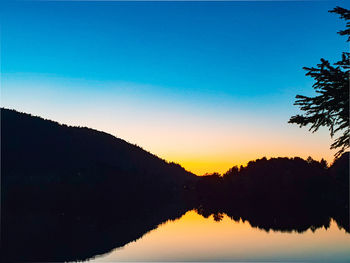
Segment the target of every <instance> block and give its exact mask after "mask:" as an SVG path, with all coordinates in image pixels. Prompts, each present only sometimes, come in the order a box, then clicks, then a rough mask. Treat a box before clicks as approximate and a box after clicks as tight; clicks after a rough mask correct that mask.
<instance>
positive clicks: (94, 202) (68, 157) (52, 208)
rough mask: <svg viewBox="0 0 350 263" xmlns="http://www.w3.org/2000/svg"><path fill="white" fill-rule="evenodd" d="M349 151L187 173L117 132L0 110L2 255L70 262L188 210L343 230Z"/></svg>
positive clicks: (288, 227) (271, 225)
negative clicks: (221, 171)
mask: <svg viewBox="0 0 350 263" xmlns="http://www.w3.org/2000/svg"><path fill="white" fill-rule="evenodd" d="M348 197H349V153H344V154H343V155H342V156H341V157H340V158H338V159H337V160H336V161H335V162H334V163H333V165H332V166H331V167H328V166H327V164H326V162H325V161H321V162H318V161H315V160H313V159H312V158H308V159H307V160H304V159H301V158H299V157H295V158H281V157H279V158H271V159H267V158H261V159H257V160H255V161H251V162H249V163H248V164H247V165H246V166H245V167H243V166H241V167H240V168H238V167H232V168H231V169H230V170H229V171H228V172H226V173H225V174H223V175H220V174H217V173H214V174H211V175H207V176H202V177H200V176H195V175H194V174H192V173H190V172H188V171H186V170H185V169H184V168H182V167H181V166H180V165H178V164H175V163H168V162H166V161H164V160H162V159H160V158H158V157H157V156H155V155H153V154H151V153H149V152H147V151H145V150H143V149H142V148H140V147H138V146H136V145H132V144H130V143H128V142H126V141H124V140H122V139H119V138H116V137H114V136H112V135H109V134H107V133H104V132H100V131H96V130H93V129H89V128H81V127H69V126H67V125H63V124H59V123H57V122H54V121H50V120H45V119H42V118H40V117H35V116H32V115H30V114H25V113H19V112H17V111H14V110H9V109H3V108H2V109H1V250H2V252H3V253H1V259H2V262H18V261H20V262H21V261H30V262H37V261H41V262H43V261H44V262H57V261H78V260H87V259H89V258H92V257H95V256H98V255H101V254H104V253H108V252H110V251H111V250H113V249H114V248H117V247H122V246H124V245H125V244H127V243H129V242H131V241H134V240H137V239H138V238H140V237H142V236H143V235H144V234H145V233H147V232H148V231H150V230H152V229H154V228H157V227H158V225H159V224H161V223H163V222H165V221H167V220H174V219H176V218H179V217H181V215H183V214H184V213H185V212H186V211H188V210H192V209H195V210H196V211H197V213H198V214H200V215H202V216H204V217H208V216H210V215H214V219H215V220H216V221H220V220H221V219H222V218H223V214H226V215H228V216H229V217H230V218H232V219H233V220H235V221H240V220H243V221H245V220H247V221H248V222H249V223H250V225H251V226H252V227H256V228H259V229H262V230H265V231H270V230H273V231H281V232H291V231H297V232H304V231H306V230H308V229H311V230H313V231H314V230H315V229H318V228H320V227H325V228H328V227H329V225H330V220H332V219H334V220H335V221H336V222H337V224H338V226H339V227H340V228H343V229H345V231H346V232H348V233H349V232H350V224H349V198H348Z"/></svg>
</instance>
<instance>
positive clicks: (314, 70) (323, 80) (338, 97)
mask: <svg viewBox="0 0 350 263" xmlns="http://www.w3.org/2000/svg"><path fill="white" fill-rule="evenodd" d="M329 12H331V13H336V14H339V15H340V18H341V19H344V20H346V21H347V23H346V28H347V29H346V30H341V31H339V32H338V34H340V35H347V36H348V39H347V41H348V42H349V41H350V22H349V20H350V10H347V9H344V8H341V7H336V8H334V9H333V10H330V11H329ZM349 59H350V53H349V52H343V54H342V60H340V61H338V62H336V63H334V64H333V65H331V63H330V62H329V61H327V60H325V59H323V58H322V59H321V63H320V64H317V66H316V67H311V68H309V67H304V68H303V69H304V70H306V71H307V73H306V76H310V77H312V78H314V79H315V81H316V82H315V84H314V85H313V88H314V89H315V91H316V93H318V94H319V95H317V96H315V97H307V96H303V95H297V96H296V101H295V103H294V105H297V106H299V107H300V109H301V110H302V111H305V113H304V114H303V115H295V116H292V117H291V118H290V120H289V123H296V124H299V125H300V127H303V126H307V125H308V124H311V127H310V129H309V130H310V131H312V132H316V131H317V130H318V129H319V128H320V127H321V126H326V127H328V128H329V131H330V135H331V137H333V136H334V135H335V133H337V132H341V131H342V132H343V133H342V135H340V136H339V137H338V138H336V139H335V140H334V142H333V143H332V144H331V149H337V148H340V150H338V152H337V153H336V154H335V157H339V156H340V155H341V154H342V153H343V152H344V151H345V149H346V148H348V147H349V138H350V128H349V73H350V72H349V70H350V65H349Z"/></svg>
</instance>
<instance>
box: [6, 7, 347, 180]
mask: <svg viewBox="0 0 350 263" xmlns="http://www.w3.org/2000/svg"><path fill="white" fill-rule="evenodd" d="M0 5H1V6H0V7H1V8H0V10H1V11H0V15H1V106H2V107H6V108H14V109H16V110H19V111H24V112H28V113H32V114H34V115H39V116H42V117H44V118H49V119H52V120H56V121H59V122H61V123H67V124H71V125H80V126H88V127H91V128H95V129H98V130H102V131H106V132H109V133H111V134H113V135H116V136H118V137H120V138H123V139H125V140H127V141H129V142H131V143H134V144H137V145H139V146H141V147H143V148H144V149H146V150H148V151H150V152H152V153H154V154H156V155H158V156H160V157H161V158H164V159H166V160H169V161H174V162H178V163H180V164H181V165H183V166H184V167H185V168H186V169H188V170H190V171H192V172H195V173H197V174H203V173H205V172H214V171H218V172H225V171H226V170H228V169H229V168H230V167H232V166H233V165H241V164H245V163H246V162H247V161H249V160H252V159H256V158H261V157H263V156H267V157H274V156H289V157H291V156H301V157H303V158H306V157H307V156H309V155H311V156H312V157H313V158H315V159H318V160H319V159H321V158H322V157H324V158H325V159H326V160H327V161H329V162H332V160H333V154H334V153H335V152H334V151H331V150H329V145H330V143H331V139H330V137H329V134H328V132H327V130H325V129H323V130H321V131H319V132H318V133H315V134H312V133H310V132H308V130H307V128H303V129H300V128H299V127H298V126H296V125H291V124H288V123H287V122H288V119H289V117H290V116H291V115H293V114H295V113H297V112H298V109H297V108H296V107H295V106H293V102H294V97H295V95H296V94H304V95H312V94H313V89H312V87H311V86H312V83H313V80H312V79H310V78H308V77H305V72H304V71H303V70H302V67H303V66H314V65H316V64H317V63H318V62H319V59H320V58H321V57H324V58H326V59H329V60H330V61H332V62H335V61H337V60H338V59H339V58H340V54H341V52H342V51H346V50H348V49H349V47H348V45H347V43H346V41H345V38H344V37H341V36H339V35H338V34H336V32H337V31H339V30H341V29H343V28H344V27H345V23H344V22H343V21H342V20H340V19H339V18H338V17H337V15H335V14H330V13H328V12H327V11H328V10H330V9H332V8H334V7H335V6H337V5H339V6H342V7H345V8H350V5H349V3H348V2H345V1H319V2H316V1H310V2H305V1H298V2H293V1H281V2H275V1H269V2H260V1H259V2H253V1H250V2H187V3H185V2H110V1H108V2H96V1H95V2H92V1H89V2H76V1H75V2H74V1H64V2H62V1H60V2H45V1H15V2H14V1H11V2H10V1H5V2H2V3H1V4H0Z"/></svg>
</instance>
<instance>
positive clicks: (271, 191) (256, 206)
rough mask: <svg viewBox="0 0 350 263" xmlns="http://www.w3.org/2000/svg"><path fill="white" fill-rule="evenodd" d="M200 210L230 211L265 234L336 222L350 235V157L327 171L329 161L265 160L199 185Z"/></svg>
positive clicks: (345, 156) (208, 178)
mask: <svg viewBox="0 0 350 263" xmlns="http://www.w3.org/2000/svg"><path fill="white" fill-rule="evenodd" d="M196 190H197V198H198V199H197V202H198V203H197V211H198V212H199V213H200V214H202V215H203V216H206V217H207V216H209V215H211V214H214V218H217V219H218V220H220V218H221V217H220V214H222V213H226V214H227V215H228V216H230V217H232V218H233V219H234V220H236V221H237V220H240V219H242V220H248V221H249V222H250V224H251V225H252V226H256V227H259V228H261V229H264V230H267V231H268V230H270V229H272V230H279V231H293V230H295V231H298V232H302V231H305V230H307V229H309V228H311V229H315V228H317V227H320V226H324V227H327V226H329V222H330V219H331V218H333V219H335V220H336V222H337V223H338V225H339V227H342V228H344V229H345V230H346V231H347V232H350V224H349V153H344V154H343V155H342V156H341V157H340V158H339V159H337V160H336V161H335V162H334V164H333V165H332V166H331V167H330V168H328V167H327V164H326V162H325V161H323V160H322V161H321V162H318V161H315V160H313V159H312V158H308V159H307V160H304V159H301V158H299V157H295V158H281V157H279V158H271V159H266V158H261V159H257V160H255V161H250V162H249V163H248V164H247V165H246V166H245V167H243V166H241V167H240V168H238V167H232V168H231V169H230V170H229V171H228V172H226V173H225V174H223V175H220V174H217V173H214V174H212V175H207V176H204V177H202V178H200V180H198V182H197V184H196Z"/></svg>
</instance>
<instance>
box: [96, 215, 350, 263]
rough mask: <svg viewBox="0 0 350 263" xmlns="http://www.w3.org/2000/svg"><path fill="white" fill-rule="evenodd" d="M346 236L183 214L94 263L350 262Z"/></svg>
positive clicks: (330, 231)
mask: <svg viewBox="0 0 350 263" xmlns="http://www.w3.org/2000/svg"><path fill="white" fill-rule="evenodd" d="M349 246H350V235H349V234H346V233H345V231H344V230H339V229H338V227H337V226H336V223H335V222H334V221H332V223H331V226H330V228H329V229H328V230H325V229H324V228H321V229H318V230H316V231H315V232H314V233H313V232H312V231H311V230H308V231H306V232H304V233H301V234H300V233H294V232H292V233H282V232H274V231H270V232H266V231H263V230H259V229H257V228H252V227H251V226H250V224H249V223H248V222H242V221H240V222H234V221H233V220H231V219H230V218H228V217H227V216H224V218H223V220H222V221H220V222H215V221H214V220H213V217H212V216H211V217H209V218H208V219H205V218H203V217H202V216H200V215H198V214H197V213H195V212H194V211H189V212H187V213H186V214H185V215H184V216H183V217H182V218H181V219H179V220H177V221H175V222H172V221H170V222H167V223H165V224H163V225H161V226H160V227H159V228H157V229H155V230H153V231H151V232H149V233H147V234H146V235H145V236H143V237H142V238H141V239H139V240H137V241H135V242H132V243H129V244H127V245H126V246H125V247H123V248H120V249H116V250H115V251H113V252H112V253H110V254H109V255H106V256H105V257H102V258H96V261H101V262H103V261H188V260H190V261H191V260H192V261H193V260H195V261H208V260H209V261H210V260H211V261H220V260H231V261H232V260H249V259H250V260H282V261H283V262H285V261H291V260H304V261H309V260H310V259H319V260H321V259H322V260H326V261H327V258H328V259H332V260H333V259H335V257H336V256H342V257H346V258H347V259H350V252H349V251H348V247H349Z"/></svg>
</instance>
